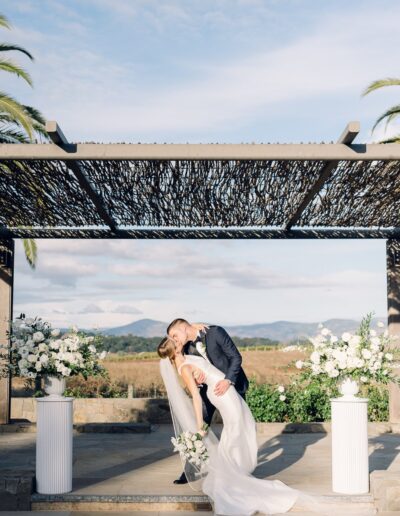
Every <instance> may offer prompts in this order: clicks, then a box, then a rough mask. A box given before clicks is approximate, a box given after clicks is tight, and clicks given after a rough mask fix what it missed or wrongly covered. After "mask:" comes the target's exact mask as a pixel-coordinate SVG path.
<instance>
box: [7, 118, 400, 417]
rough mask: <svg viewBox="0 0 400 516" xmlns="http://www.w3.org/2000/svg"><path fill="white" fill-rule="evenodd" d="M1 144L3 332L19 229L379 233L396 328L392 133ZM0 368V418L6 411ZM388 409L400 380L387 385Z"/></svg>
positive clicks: (133, 234)
mask: <svg viewBox="0 0 400 516" xmlns="http://www.w3.org/2000/svg"><path fill="white" fill-rule="evenodd" d="M46 129H47V132H48V134H49V136H50V137H51V140H52V143H45V144H0V161H1V164H0V309H1V310H0V313H1V321H0V343H2V344H5V345H8V340H7V330H8V329H9V324H10V320H11V319H12V298H13V276H14V272H13V268H14V239H17V238H98V239H104V238H119V239H124V238H132V239H138V238H140V239H141V238H151V239H161V238H173V239H176V238H180V239H182V238H190V239H192V238H193V239H194V238H203V239H204V238H206V239H227V238H229V239H232V238H233V239H239V238H240V239H246V238H251V239H257V238H283V239H287V238H294V239H304V238H307V239H308V238H312V239H320V238H384V239H386V249H387V279H388V282H387V286H388V329H389V333H390V334H393V335H398V334H400V259H399V256H400V255H399V253H400V243H399V242H400V240H399V239H400V210H399V208H400V145H398V144H356V143H353V142H354V139H355V138H356V136H357V134H358V133H359V123H358V122H350V123H349V124H348V125H347V127H346V128H345V130H344V132H343V133H342V135H341V136H340V138H339V140H338V141H337V142H336V143H333V142H332V143H307V144H303V143H300V144H271V143H266V144H264V143H263V144H255V143H246V144H165V143H164V144H147V143H146V144H141V143H136V144H131V143H111V144H104V143H70V142H69V141H68V140H67V139H66V137H65V136H64V135H63V133H62V131H61V129H60V128H59V126H58V125H57V123H56V122H47V124H46ZM10 402H11V397H10V379H7V378H6V379H2V380H0V424H1V423H3V424H4V423H8V422H9V419H10ZM390 419H391V421H392V422H400V390H399V389H398V387H396V386H395V385H394V384H392V385H391V386H390Z"/></svg>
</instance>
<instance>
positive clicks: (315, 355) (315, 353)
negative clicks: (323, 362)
mask: <svg viewBox="0 0 400 516" xmlns="http://www.w3.org/2000/svg"><path fill="white" fill-rule="evenodd" d="M320 357H321V355H320V354H319V353H318V351H313V352H312V353H311V355H310V358H311V362H313V363H314V364H319V363H320Z"/></svg>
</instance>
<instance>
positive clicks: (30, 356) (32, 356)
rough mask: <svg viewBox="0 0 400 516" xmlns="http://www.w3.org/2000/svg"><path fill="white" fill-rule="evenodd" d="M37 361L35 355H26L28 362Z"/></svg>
mask: <svg viewBox="0 0 400 516" xmlns="http://www.w3.org/2000/svg"><path fill="white" fill-rule="evenodd" d="M36 361H37V355H28V362H32V363H33V362H36Z"/></svg>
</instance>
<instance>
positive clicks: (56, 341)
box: [50, 340, 61, 349]
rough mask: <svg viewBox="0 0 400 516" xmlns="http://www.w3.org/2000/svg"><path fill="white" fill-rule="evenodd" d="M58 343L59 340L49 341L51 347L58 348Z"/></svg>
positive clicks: (59, 342)
mask: <svg viewBox="0 0 400 516" xmlns="http://www.w3.org/2000/svg"><path fill="white" fill-rule="evenodd" d="M60 344H61V341H60V340H53V341H51V342H50V347H51V348H52V349H59V347H60Z"/></svg>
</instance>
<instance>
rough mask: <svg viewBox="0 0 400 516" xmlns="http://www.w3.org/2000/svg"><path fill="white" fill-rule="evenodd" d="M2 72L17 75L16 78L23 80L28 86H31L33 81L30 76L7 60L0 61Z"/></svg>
mask: <svg viewBox="0 0 400 516" xmlns="http://www.w3.org/2000/svg"><path fill="white" fill-rule="evenodd" d="M1 70H3V72H9V73H13V74H15V75H17V76H18V77H21V78H22V79H25V81H26V82H27V83H28V84H29V85H30V86H33V81H32V78H31V76H30V75H29V73H28V72H26V71H25V70H24V69H23V68H21V67H20V66H18V65H17V64H15V63H13V62H12V61H10V60H9V59H0V71H1Z"/></svg>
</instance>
